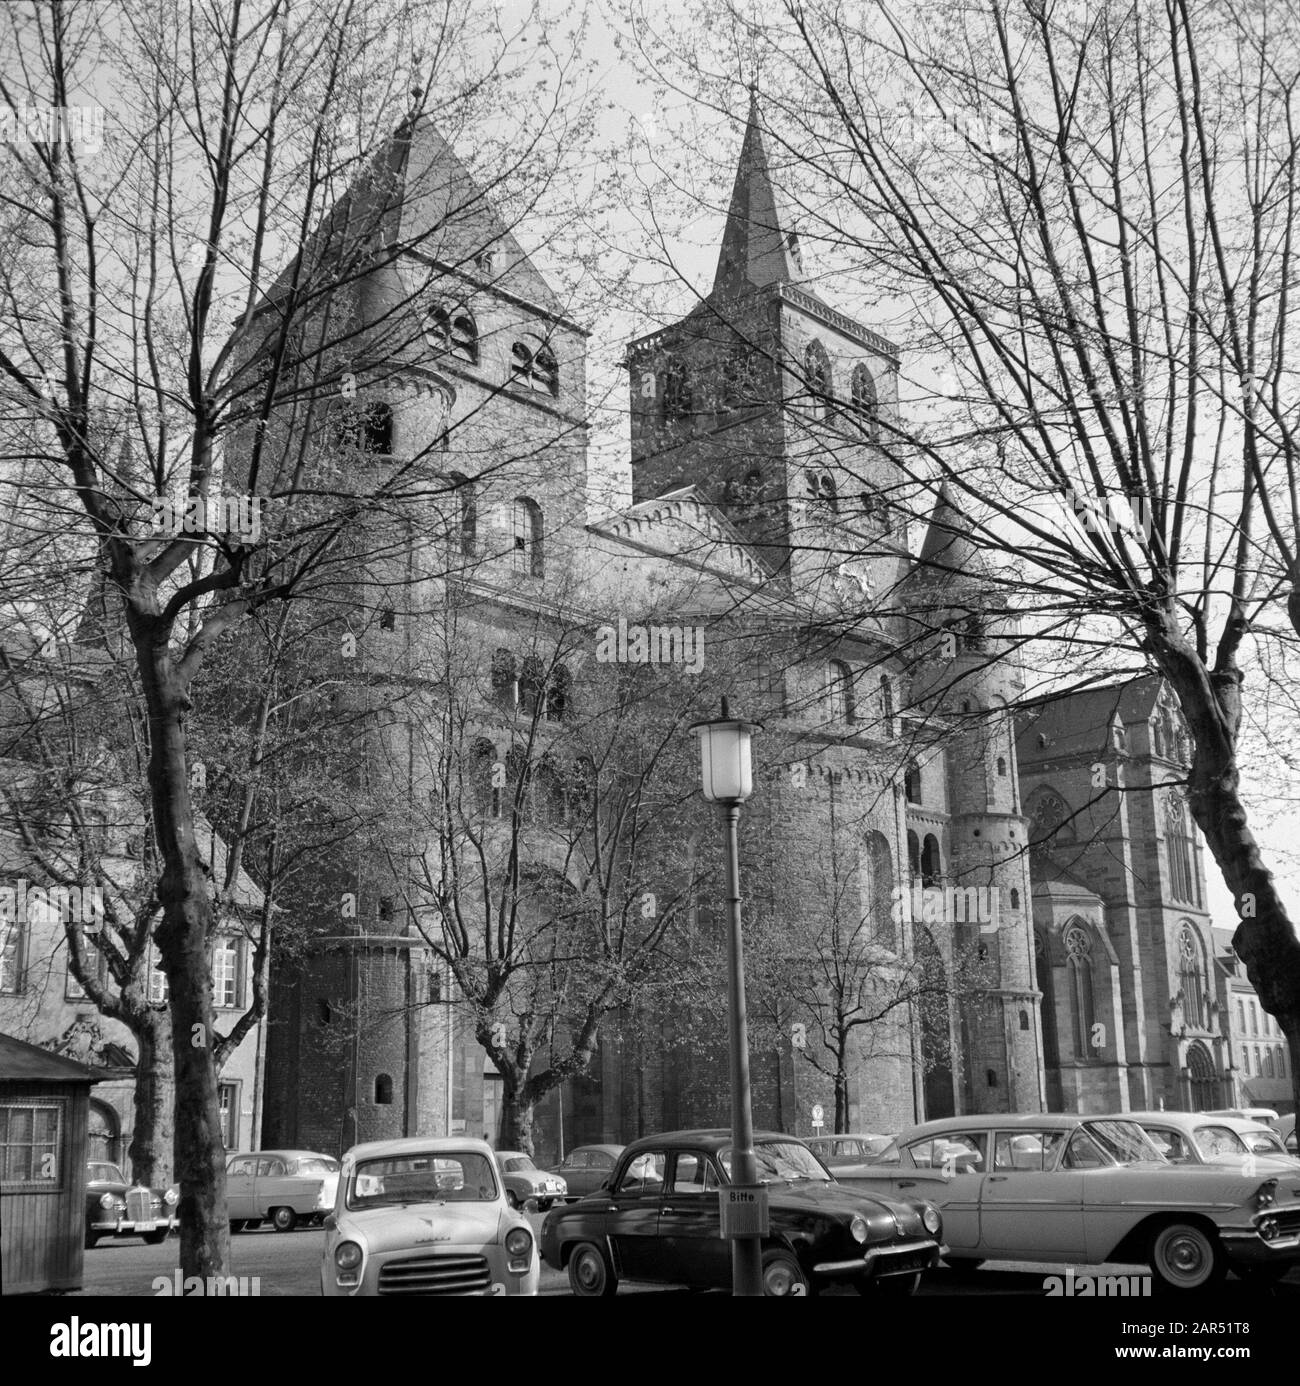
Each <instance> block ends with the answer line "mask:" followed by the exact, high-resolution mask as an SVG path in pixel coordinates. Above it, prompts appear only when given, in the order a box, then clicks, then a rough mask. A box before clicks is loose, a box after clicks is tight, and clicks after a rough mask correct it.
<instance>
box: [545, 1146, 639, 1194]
mask: <svg viewBox="0 0 1300 1386" xmlns="http://www.w3.org/2000/svg"><path fill="white" fill-rule="evenodd" d="M622 1153H623V1147H622V1146H621V1145H579V1146H575V1147H574V1148H573V1149H572V1150H570V1151H569V1153H568V1154H567V1155H566V1156H565V1157H564V1159H563V1160H562V1161H561V1162H560V1163H559V1164H558V1165H552V1166H551V1173H552V1174H558V1175H559V1176H560V1178H561V1179H563V1180H564V1185H565V1188H566V1189H567V1190H568V1193H569V1197H570V1198H584V1197H586V1195H587V1194H589V1193H595V1192H596V1190H597V1189H598V1188H600V1186H601V1185H602V1184H603V1183H604V1182H605V1180H606V1179H608V1178H609V1177H610V1175H611V1174H613V1173H614V1165H615V1164H616V1162H617V1161H618V1157H619V1156H620V1155H621V1154H622Z"/></svg>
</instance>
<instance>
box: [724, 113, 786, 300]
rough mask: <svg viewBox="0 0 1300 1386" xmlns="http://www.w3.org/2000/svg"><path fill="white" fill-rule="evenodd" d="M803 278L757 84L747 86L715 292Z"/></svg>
mask: <svg viewBox="0 0 1300 1386" xmlns="http://www.w3.org/2000/svg"><path fill="white" fill-rule="evenodd" d="M802 279H803V266H802V264H801V263H800V259H799V249H798V240H797V238H796V236H795V234H794V230H793V228H792V227H791V226H790V225H789V224H788V221H787V220H786V219H784V218H783V217H782V214H781V209H780V206H779V204H778V201H777V197H776V193H775V191H774V189H773V187H772V175H771V172H770V170H769V168H768V163H767V150H766V149H765V148H764V145H763V132H762V127H761V125H760V122H759V114H758V90H757V88H756V87H751V88H750V97H749V122H748V124H747V125H746V127H745V141H744V144H742V145H741V149H740V167H739V168H738V169H737V170H736V183H735V187H734V188H733V189H732V192H731V207H730V209H729V210H728V212H727V225H726V228H725V229H724V230H723V233H722V251H721V253H720V254H719V256H718V269H717V273H716V274H715V275H714V277H713V292H714V293H715V294H717V293H724V294H736V293H740V292H743V291H744V289H745V288H746V287H748V286H753V287H754V288H765V287H766V286H768V285H769V284H782V283H786V284H790V283H794V284H797V283H799V282H800V281H801V280H802Z"/></svg>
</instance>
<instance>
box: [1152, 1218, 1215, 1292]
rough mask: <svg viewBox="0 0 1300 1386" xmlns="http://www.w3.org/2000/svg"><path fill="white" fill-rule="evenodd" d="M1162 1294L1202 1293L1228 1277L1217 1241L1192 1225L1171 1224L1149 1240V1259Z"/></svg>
mask: <svg viewBox="0 0 1300 1386" xmlns="http://www.w3.org/2000/svg"><path fill="white" fill-rule="evenodd" d="M1148 1259H1149V1260H1150V1262H1151V1273H1152V1275H1154V1276H1155V1280H1156V1285H1157V1286H1158V1287H1159V1288H1160V1289H1162V1290H1202V1289H1205V1288H1206V1287H1207V1286H1209V1285H1217V1284H1218V1283H1219V1281H1221V1280H1222V1279H1223V1277H1224V1276H1225V1275H1226V1274H1227V1270H1228V1267H1227V1263H1226V1262H1225V1261H1224V1258H1223V1251H1222V1249H1221V1248H1220V1246H1219V1239H1218V1238H1217V1237H1216V1236H1214V1234H1213V1233H1211V1232H1207V1231H1205V1229H1204V1228H1202V1227H1198V1226H1197V1225H1196V1224H1195V1223H1191V1222H1171V1223H1167V1224H1166V1225H1165V1226H1164V1227H1161V1228H1159V1229H1158V1230H1157V1231H1156V1233H1155V1234H1154V1236H1152V1238H1151V1251H1150V1255H1149V1258H1148Z"/></svg>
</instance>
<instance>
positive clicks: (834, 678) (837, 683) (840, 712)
mask: <svg viewBox="0 0 1300 1386" xmlns="http://www.w3.org/2000/svg"><path fill="white" fill-rule="evenodd" d="M826 707H827V712H828V714H829V716H830V719H831V721H832V722H852V721H853V720H854V718H855V715H856V712H857V709H856V708H855V706H854V700H853V670H852V669H850V668H849V666H848V665H847V664H845V663H844V661H843V660H842V659H832V660H829V661H828V662H827V665H826Z"/></svg>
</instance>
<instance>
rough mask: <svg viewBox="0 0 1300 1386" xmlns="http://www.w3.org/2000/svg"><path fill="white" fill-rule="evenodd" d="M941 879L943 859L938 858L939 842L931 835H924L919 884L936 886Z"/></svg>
mask: <svg viewBox="0 0 1300 1386" xmlns="http://www.w3.org/2000/svg"><path fill="white" fill-rule="evenodd" d="M942 879H943V859H942V858H941V857H940V856H939V840H938V838H936V837H935V835H934V834H933V833H926V835H925V842H924V843H923V844H922V846H921V884H922V885H923V886H932V885H938V884H939V882H940V881H941V880H942Z"/></svg>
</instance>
